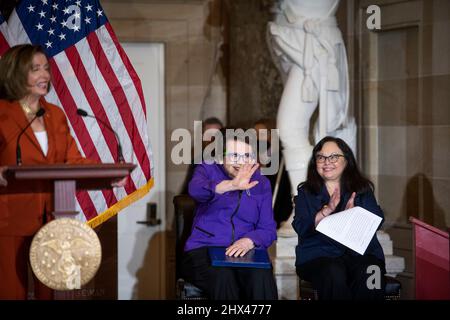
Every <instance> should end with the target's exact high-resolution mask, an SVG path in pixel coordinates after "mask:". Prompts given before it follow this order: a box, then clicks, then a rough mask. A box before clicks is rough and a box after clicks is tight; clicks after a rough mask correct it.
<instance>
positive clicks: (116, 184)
mask: <svg viewBox="0 0 450 320" xmlns="http://www.w3.org/2000/svg"><path fill="white" fill-rule="evenodd" d="M127 179H128V176H127V177H123V178H122V179H120V180H115V181H113V182H112V183H111V187H125V185H126V184H127Z"/></svg>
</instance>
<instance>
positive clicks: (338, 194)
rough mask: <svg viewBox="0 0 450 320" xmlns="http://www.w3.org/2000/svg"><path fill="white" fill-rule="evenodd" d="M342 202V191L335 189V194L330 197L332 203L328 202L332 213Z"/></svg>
mask: <svg viewBox="0 0 450 320" xmlns="http://www.w3.org/2000/svg"><path fill="white" fill-rule="evenodd" d="M340 201H341V190H340V189H339V188H336V189H334V191H333V194H332V195H331V197H330V201H329V202H328V208H329V210H331V212H334V210H336V207H337V206H338V204H339V202H340Z"/></svg>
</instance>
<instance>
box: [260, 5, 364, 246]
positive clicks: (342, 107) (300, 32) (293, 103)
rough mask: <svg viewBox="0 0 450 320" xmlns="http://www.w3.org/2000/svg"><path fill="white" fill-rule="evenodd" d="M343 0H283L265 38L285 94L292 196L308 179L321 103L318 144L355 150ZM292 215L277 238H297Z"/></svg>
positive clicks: (281, 122) (282, 121)
mask: <svg viewBox="0 0 450 320" xmlns="http://www.w3.org/2000/svg"><path fill="white" fill-rule="evenodd" d="M338 5H339V0H279V1H278V3H277V4H276V6H275V8H274V9H275V17H274V20H273V21H271V22H269V25H268V29H267V31H268V32H267V35H268V44H269V48H270V50H271V53H272V56H273V60H274V62H275V64H276V65H277V67H278V69H279V70H280V72H281V74H282V77H283V82H284V90H283V94H282V97H281V101H280V105H279V108H278V115H277V127H278V129H279V132H280V139H281V142H282V144H283V155H284V158H285V161H286V169H287V170H288V173H289V178H290V181H291V188H292V194H293V195H295V194H296V190H297V185H298V184H299V183H300V182H302V181H304V180H305V179H306V170H307V164H308V160H309V157H310V156H311V152H312V148H313V146H312V145H311V143H310V140H309V127H310V119H311V117H312V115H313V113H314V111H315V109H316V108H317V106H318V105H319V106H320V107H319V117H318V121H317V123H316V124H315V125H314V136H315V142H318V141H319V140H320V139H321V138H323V137H324V136H326V135H331V136H335V137H340V138H342V139H344V140H345V141H346V142H347V143H348V144H349V146H350V147H351V148H352V149H353V151H356V150H355V145H356V143H355V141H356V126H355V123H354V119H353V118H350V117H348V114H347V112H348V99H349V80H348V66H347V56H346V51H345V46H344V41H343V38H342V34H341V32H340V30H339V28H338V26H337V22H336V17H335V13H336V10H337V8H338ZM292 218H293V214H292V215H291V217H290V218H289V220H288V221H286V222H285V223H284V224H283V225H282V226H281V228H280V230H279V232H278V234H279V236H285V237H286V236H295V235H296V234H295V232H294V230H293V228H292V227H291V222H292Z"/></svg>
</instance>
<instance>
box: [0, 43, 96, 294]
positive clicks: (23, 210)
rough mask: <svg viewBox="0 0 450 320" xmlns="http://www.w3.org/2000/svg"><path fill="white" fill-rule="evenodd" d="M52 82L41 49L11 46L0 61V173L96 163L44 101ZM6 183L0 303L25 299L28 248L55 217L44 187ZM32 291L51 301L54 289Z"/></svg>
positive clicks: (0, 188) (0, 181) (1, 198)
mask: <svg viewBox="0 0 450 320" xmlns="http://www.w3.org/2000/svg"><path fill="white" fill-rule="evenodd" d="M50 79H51V75H50V65H49V62H48V59H47V56H46V54H45V52H44V50H43V49H42V48H41V47H39V46H33V45H29V44H25V45H18V46H15V47H12V48H11V49H9V50H8V51H7V52H6V53H5V54H4V55H3V56H2V58H1V59H0V98H1V100H0V174H1V175H3V171H4V168H3V169H1V168H2V167H5V166H11V165H16V164H17V163H18V162H23V164H26V165H39V164H53V163H96V161H94V160H88V159H85V158H83V157H82V156H81V154H80V152H79V151H78V148H77V145H76V142H75V140H74V139H73V137H72V136H71V135H70V130H69V126H68V124H67V120H66V116H65V114H64V112H63V111H62V110H61V109H60V108H58V107H57V106H55V105H53V104H50V103H48V102H46V101H45V99H44V96H45V95H46V94H47V93H48V92H49V91H50ZM27 126H28V127H27ZM24 129H25V130H24ZM23 130H24V131H23ZM21 133H22V134H21ZM20 134H21V136H20V141H19V145H20V148H21V157H20V159H18V158H17V153H16V149H17V144H18V137H19V135H20ZM6 184H7V181H6V180H5V179H4V177H3V176H0V257H1V258H0V299H26V298H27V294H28V292H27V290H28V256H29V248H30V244H31V240H32V238H33V235H34V234H35V233H36V232H37V231H38V230H39V229H40V228H41V227H42V226H43V225H44V224H45V223H46V222H47V221H49V220H51V219H53V217H52V216H51V212H52V208H53V202H52V194H51V193H50V192H48V191H47V190H44V189H43V188H44V186H43V184H40V185H39V186H36V187H33V188H34V189H32V192H29V191H27V192H26V193H25V192H20V191H17V192H16V190H11V189H10V188H9V189H8V186H6V187H5V185H6ZM34 289H35V292H34V295H35V298H36V299H52V298H53V291H52V290H51V289H50V288H48V287H46V286H44V285H43V284H42V283H41V282H39V281H38V280H37V279H36V278H35V279H34Z"/></svg>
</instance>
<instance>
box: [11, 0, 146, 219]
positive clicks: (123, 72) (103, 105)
mask: <svg viewBox="0 0 450 320" xmlns="http://www.w3.org/2000/svg"><path fill="white" fill-rule="evenodd" d="M50 2H51V1H47V2H44V1H30V0H23V1H22V2H21V3H20V4H19V5H18V7H17V8H16V9H15V10H14V11H13V12H12V14H11V16H10V18H9V20H8V27H9V31H10V36H11V38H12V39H13V42H15V43H14V44H18V43H34V44H36V43H38V44H41V45H42V46H43V47H44V48H45V49H46V51H47V53H48V55H49V57H50V60H49V61H50V64H51V69H52V77H53V80H52V81H53V82H52V84H53V88H52V91H51V92H50V93H49V94H48V96H47V97H46V99H47V100H48V101H49V102H52V103H54V104H56V105H58V106H61V107H62V109H63V110H64V111H65V113H66V115H67V117H68V120H69V125H70V127H71V130H72V134H73V136H74V138H75V140H76V141H77V144H78V147H79V149H80V151H81V152H82V154H83V155H85V156H87V157H89V158H93V159H96V160H99V161H101V162H103V163H112V162H114V161H115V160H116V159H117V142H116V138H115V136H114V134H113V133H112V132H111V131H110V130H108V128H106V127H104V126H103V125H101V124H99V123H98V122H97V121H95V120H94V119H92V118H81V117H80V116H78V115H77V113H76V110H77V108H82V109H84V110H86V111H87V112H88V114H91V115H95V116H96V117H98V118H100V119H102V120H103V121H105V122H107V123H108V124H109V125H110V126H111V127H112V128H114V129H115V130H116V132H117V133H118V135H119V138H120V139H121V144H122V149H123V155H124V158H125V161H126V162H132V163H134V164H136V165H137V168H136V169H135V170H133V172H132V173H131V176H130V177H131V179H128V183H127V185H126V186H125V187H123V188H114V189H113V190H101V191H81V192H78V193H77V203H78V206H79V210H80V211H81V212H83V214H84V215H83V216H82V217H81V219H83V220H87V221H89V224H90V225H91V226H92V227H95V226H97V225H99V224H100V223H102V222H103V221H105V220H106V219H108V218H109V217H111V216H113V215H114V214H116V213H117V212H118V211H119V210H121V209H122V208H124V207H126V206H127V205H129V204H130V203H131V202H133V201H135V200H137V199H139V198H140V197H142V196H143V195H144V194H145V193H147V192H148V190H150V188H151V186H152V184H153V179H152V171H153V170H152V160H151V159H152V152H151V148H150V142H149V137H148V128H147V120H146V117H147V115H146V105H145V101H144V95H143V91H142V87H141V83H140V80H139V77H138V76H137V74H136V72H135V70H134V68H133V66H132V65H131V63H130V61H129V59H128V57H127V55H126V54H125V52H124V50H123V48H122V47H121V45H120V44H119V42H118V40H117V37H116V35H115V33H114V31H113V29H112V27H111V25H110V24H109V22H108V21H107V20H106V17H104V12H103V10H102V8H101V7H100V4H99V3H98V1H93V0H89V1H86V0H83V1H81V0H79V1H69V4H67V6H64V3H61V2H58V1H54V2H53V5H52V4H51V3H50ZM71 2H73V3H71ZM58 4H60V5H61V6H58ZM39 15H40V16H39ZM43 17H44V18H43ZM77 17H78V18H77ZM33 19H34V20H33ZM45 19H47V20H45ZM77 19H78V20H77ZM83 19H84V20H83ZM30 20H33V21H30ZM71 21H72V24H70V23H71ZM54 22H56V23H54ZM88 22H89V23H88ZM95 23H97V25H96V26H92V24H95ZM67 25H69V27H68V26H67Z"/></svg>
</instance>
